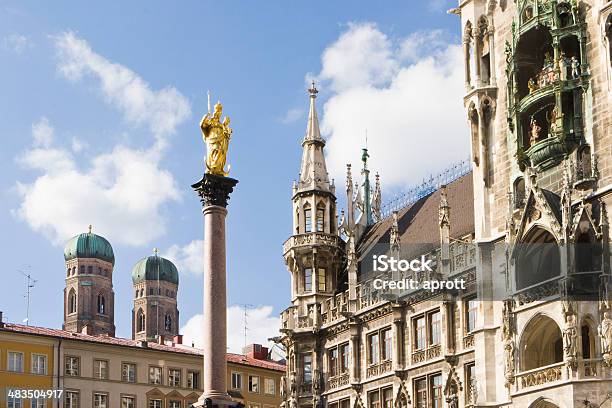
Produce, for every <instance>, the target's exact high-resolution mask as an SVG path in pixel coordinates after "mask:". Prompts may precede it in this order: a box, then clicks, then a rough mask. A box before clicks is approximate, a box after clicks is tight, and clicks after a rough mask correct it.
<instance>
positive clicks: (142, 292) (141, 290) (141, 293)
mask: <svg viewBox="0 0 612 408" xmlns="http://www.w3.org/2000/svg"><path fill="white" fill-rule="evenodd" d="M143 296H144V289H140V297H143Z"/></svg>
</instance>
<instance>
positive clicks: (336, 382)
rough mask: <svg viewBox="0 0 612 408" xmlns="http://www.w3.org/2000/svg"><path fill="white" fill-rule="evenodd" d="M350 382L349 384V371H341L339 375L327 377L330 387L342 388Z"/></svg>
mask: <svg viewBox="0 0 612 408" xmlns="http://www.w3.org/2000/svg"><path fill="white" fill-rule="evenodd" d="M348 384H349V373H348V372H345V373H340V374H338V375H335V376H333V377H329V378H328V379H327V386H328V387H329V389H334V388H340V387H342V386H345V385H348Z"/></svg>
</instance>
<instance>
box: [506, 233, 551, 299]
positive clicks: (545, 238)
mask: <svg viewBox="0 0 612 408" xmlns="http://www.w3.org/2000/svg"><path fill="white" fill-rule="evenodd" d="M560 273H561V256H560V251H559V246H558V243H557V240H556V238H555V236H554V235H553V234H552V232H551V231H550V230H548V229H547V228H545V227H544V226H542V225H533V226H532V227H531V228H530V229H529V230H528V231H527V233H526V234H525V236H524V238H523V239H522V241H521V243H520V244H518V254H517V262H516V268H515V281H516V288H517V289H519V290H520V289H524V288H526V287H529V286H532V285H535V284H537V283H540V282H544V281H546V280H548V279H551V278H554V277H555V276H559V274H560Z"/></svg>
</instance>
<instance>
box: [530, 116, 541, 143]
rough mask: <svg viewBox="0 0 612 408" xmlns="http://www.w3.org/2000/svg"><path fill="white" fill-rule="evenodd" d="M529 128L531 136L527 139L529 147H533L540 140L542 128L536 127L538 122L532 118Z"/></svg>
mask: <svg viewBox="0 0 612 408" xmlns="http://www.w3.org/2000/svg"><path fill="white" fill-rule="evenodd" d="M529 126H530V134H531V136H530V137H529V145H530V146H533V145H534V144H536V142H537V141H538V139H539V138H540V132H541V131H542V127H541V126H540V125H538V122H537V121H536V120H535V119H534V118H531V122H530V123H529Z"/></svg>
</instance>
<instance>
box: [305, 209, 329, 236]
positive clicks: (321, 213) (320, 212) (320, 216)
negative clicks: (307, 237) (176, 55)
mask: <svg viewBox="0 0 612 408" xmlns="http://www.w3.org/2000/svg"><path fill="white" fill-rule="evenodd" d="M324 227H325V210H324V209H323V208H317V217H316V228H317V232H323V230H324ZM298 232H299V231H298ZM309 232H312V210H311V209H310V208H308V207H306V208H305V209H304V233H309Z"/></svg>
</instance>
